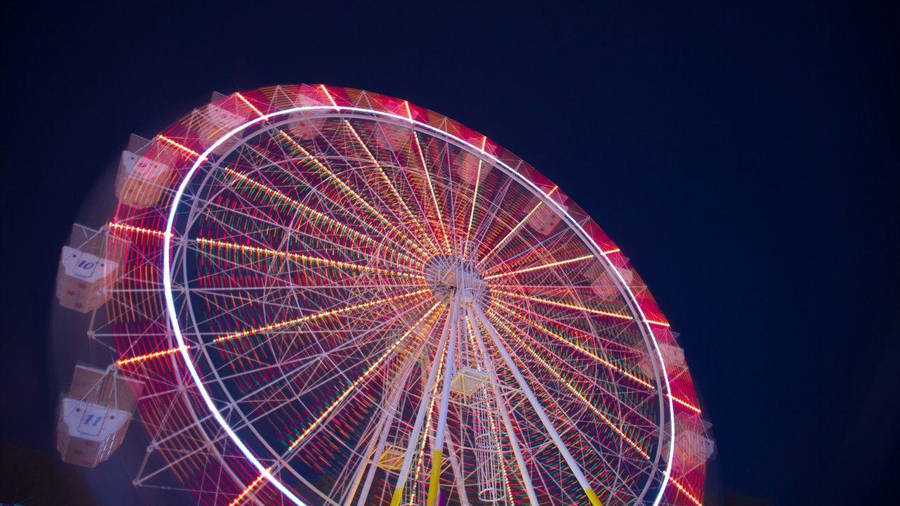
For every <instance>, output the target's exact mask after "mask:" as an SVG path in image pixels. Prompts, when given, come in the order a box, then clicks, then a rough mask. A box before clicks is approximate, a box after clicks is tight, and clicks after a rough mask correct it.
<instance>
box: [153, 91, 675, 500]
mask: <svg viewBox="0 0 900 506" xmlns="http://www.w3.org/2000/svg"><path fill="white" fill-rule="evenodd" d="M313 110H330V111H335V112H342V111H349V112H359V113H365V114H370V115H374V116H382V117H387V118H391V119H394V120H400V121H403V122H406V123H409V124H411V125H414V126H416V127H418V128H421V129H424V130H427V131H429V132H433V133H435V134H437V136H439V137H447V138H450V139H452V140H454V141H455V142H457V143H458V144H460V145H461V146H465V147H467V148H469V149H471V150H472V151H474V152H478V153H480V154H481V156H483V157H486V158H488V159H489V160H490V161H491V162H492V163H494V164H496V165H498V166H501V167H503V168H504V169H505V170H506V171H507V172H508V173H509V174H510V175H512V176H513V177H514V179H516V180H518V181H519V182H520V183H522V184H524V185H525V186H526V187H527V188H529V189H531V190H532V191H533V192H536V194H539V195H542V196H543V197H544V201H545V202H549V203H550V204H551V206H552V207H553V208H554V209H555V210H556V212H558V213H559V214H561V215H562V216H563V217H565V218H566V221H567V223H568V224H569V225H570V226H574V228H575V230H576V232H578V235H579V236H580V237H581V239H582V240H583V241H585V243H586V244H587V245H588V247H589V248H591V249H593V250H594V254H595V255H596V254H598V253H599V255H600V257H601V258H603V260H604V261H605V262H606V265H607V267H609V269H608V272H614V273H615V275H616V279H617V280H618V284H619V286H620V287H621V288H623V289H624V291H625V293H626V294H627V295H628V298H629V302H630V304H629V305H631V306H632V309H633V310H636V311H637V313H638V315H639V316H640V322H639V326H640V328H641V330H642V331H643V332H644V333H645V335H646V336H647V337H649V340H650V342H652V343H653V349H654V351H655V352H656V357H657V359H658V361H659V364H660V368H661V373H662V378H663V380H664V382H665V385H666V392H667V394H666V395H665V397H666V399H667V404H668V408H669V419H670V420H671V421H672V422H674V420H675V408H674V405H673V402H672V396H671V395H670V393H671V387H670V385H669V376H668V373H667V372H666V366H665V362H664V361H663V358H662V353H661V352H660V350H659V346H658V344H657V342H656V338H655V337H654V335H653V330H652V329H651V328H650V325H649V323H648V322H647V317H646V315H645V314H644V311H643V309H641V306H640V304H639V303H638V302H637V299H636V298H635V296H634V294H633V293H632V291H631V288H630V287H629V286H628V283H626V282H625V279H624V278H623V277H622V274H621V273H619V270H618V269H616V268H614V266H613V264H612V262H611V261H610V260H609V258H608V257H607V255H606V253H604V252H603V249H602V248H600V247H599V246H598V245H597V243H596V242H595V241H594V239H593V238H592V237H591V236H590V235H589V234H588V233H587V232H585V230H584V229H583V228H582V227H581V225H580V224H579V223H578V222H577V221H576V220H575V219H574V218H572V216H571V215H569V214H568V212H567V211H566V210H565V209H563V208H562V206H560V205H559V203H557V202H556V201H555V200H553V199H552V198H550V197H549V196H548V195H547V194H546V192H544V191H543V190H541V189H540V187H538V186H537V185H536V184H534V183H533V182H532V181H530V180H529V179H528V178H527V177H525V176H523V175H521V174H519V173H518V172H517V171H516V170H515V169H513V168H512V167H510V166H509V165H507V164H506V163H504V162H503V161H501V160H500V159H499V158H497V157H495V156H493V155H491V154H490V153H486V152H485V151H483V150H481V149H480V148H478V147H476V146H474V145H472V144H471V143H469V142H468V141H465V140H463V139H461V138H459V137H457V136H455V135H453V134H451V133H449V132H446V131H444V130H441V129H439V128H435V127H433V126H431V125H428V124H426V123H422V122H420V121H416V120H413V119H411V118H408V117H405V116H401V115H398V114H392V113H389V112H383V111H376V110H372V109H365V108H361V107H345V106H303V107H293V108H290V109H284V110H281V111H275V112H272V113H269V114H264V115H261V116H260V117H258V118H256V119H253V120H250V121H248V122H246V123H244V124H242V125H240V126H238V127H236V128H234V129H233V130H231V131H230V132H228V133H227V134H225V135H223V136H222V137H221V138H219V139H218V140H216V141H215V142H214V143H213V144H212V145H211V146H209V147H208V148H206V150H205V151H204V152H203V153H202V154H201V155H200V156H199V157H197V160H196V161H195V162H194V164H193V165H192V166H191V168H190V170H188V172H187V173H186V174H185V175H184V177H183V178H182V180H181V184H180V185H178V190H177V191H176V192H175V195H174V196H173V197H172V203H171V206H170V208H169V214H168V217H167V218H166V228H165V232H164V239H163V295H164V297H165V300H166V309H167V313H168V317H169V322H170V324H171V327H172V332H173V333H174V334H175V340H176V342H177V343H178V347H179V349H180V352H181V357H182V359H183V360H184V364H185V367H187V369H188V372H189V373H190V375H191V378H192V379H193V381H194V383H195V384H196V386H197V391H198V392H199V393H200V396H201V397H202V398H203V401H204V402H205V403H206V407H207V408H209V410H210V414H212V416H213V418H215V420H216V422H217V423H218V424H219V426H221V427H222V430H224V431H225V433H226V434H228V437H229V438H230V439H231V441H232V442H233V443H234V444H235V446H237V447H238V449H239V450H240V451H241V453H242V454H243V455H244V457H246V458H247V460H249V461H250V463H251V464H253V467H255V468H256V469H257V470H258V471H259V472H260V474H261V475H262V476H264V477H265V478H266V480H267V481H268V482H269V483H271V484H272V485H273V486H274V487H275V488H277V489H278V490H280V491H281V492H282V493H283V494H284V495H285V496H286V497H287V498H288V499H290V500H291V502H293V503H294V504H297V505H302V506H305V505H306V503H304V502H303V501H302V500H301V499H300V498H299V497H297V496H296V495H295V494H294V493H293V492H291V491H290V489H288V488H287V487H286V486H285V485H284V484H283V483H281V482H280V481H279V480H278V479H277V478H276V477H275V476H273V475H272V473H271V472H269V470H268V469H267V468H266V467H265V466H263V465H262V463H261V462H260V461H259V459H257V458H256V456H255V455H253V453H252V452H251V451H250V449H249V448H247V446H246V445H245V444H244V442H243V441H242V440H241V438H239V437H238V435H237V434H236V433H235V432H234V430H232V428H231V426H230V425H228V422H226V421H225V418H224V417H223V416H222V413H221V412H219V409H218V408H217V407H216V406H215V404H214V403H213V400H212V397H211V396H210V395H209V392H208V391H207V390H206V387H205V386H204V385H203V381H202V380H201V379H200V375H199V373H198V372H197V369H196V367H194V363H193V362H192V361H191V357H190V354H189V353H188V351H189V350H188V347H187V346H186V345H185V341H184V335H183V334H182V332H181V327H180V325H179V324H178V314H177V312H176V310H175V299H174V296H173V294H172V273H171V259H170V257H171V253H172V228H173V226H174V222H175V214H176V212H177V209H178V204H179V203H180V201H181V198H182V197H183V196H184V192H185V190H186V189H187V185H188V183H189V182H190V180H191V178H192V177H193V176H194V173H195V172H196V171H197V169H198V168H200V165H201V164H202V163H203V162H205V161H206V160H207V157H208V156H209V154H210V153H212V152H213V150H215V149H216V148H218V147H219V146H220V145H222V144H223V143H224V142H225V141H226V140H228V139H229V138H231V137H232V136H234V135H235V134H237V133H239V132H241V131H243V130H246V129H247V128H249V127H251V126H253V125H256V124H258V123H262V122H265V121H268V120H269V119H270V118H273V117H276V116H281V115H287V114H292V113H298V112H303V111H313ZM669 437H670V439H669V458H668V459H667V463H666V469H665V472H664V473H663V482H662V484H661V486H660V488H659V492H658V493H657V495H656V498H655V499H654V500H653V506H658V505H659V503H660V501H661V500H662V497H663V495H664V494H665V491H666V487H667V486H668V482H669V477H670V475H671V472H672V460H673V457H674V453H675V424H674V423H669Z"/></svg>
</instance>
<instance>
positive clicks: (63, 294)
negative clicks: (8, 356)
mask: <svg viewBox="0 0 900 506" xmlns="http://www.w3.org/2000/svg"><path fill="white" fill-rule="evenodd" d="M126 247H127V243H126V242H124V241H123V240H121V239H113V238H110V237H109V236H108V234H107V233H106V231H105V230H100V231H97V230H93V229H90V228H88V227H85V226H84V225H79V224H75V225H74V226H73V227H72V234H71V236H70V238H69V242H68V244H67V245H66V246H63V249H62V254H61V255H60V259H59V270H58V272H57V275H56V297H57V298H58V299H59V303H60V305H62V306H63V307H65V308H68V309H74V310H76V311H80V312H82V313H87V312H90V311H93V310H95V309H97V308H99V307H100V306H102V305H103V304H104V303H106V301H107V300H108V299H109V296H110V291H109V289H110V288H111V287H112V286H113V284H114V283H115V282H116V280H117V279H118V276H119V275H120V274H121V266H122V261H123V259H124V257H125V253H126Z"/></svg>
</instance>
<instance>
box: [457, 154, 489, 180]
mask: <svg viewBox="0 0 900 506" xmlns="http://www.w3.org/2000/svg"><path fill="white" fill-rule="evenodd" d="M453 165H455V166H456V174H457V175H458V176H459V178H460V179H462V180H463V182H465V183H466V184H467V185H468V186H475V181H478V183H479V184H481V183H483V182H484V179H485V178H486V177H487V176H488V174H490V172H491V165H490V164H488V163H484V162H483V161H482V162H480V165H479V159H478V158H477V157H476V156H475V155H472V154H471V153H468V152H466V151H460V152H459V153H457V154H456V163H454V164H453Z"/></svg>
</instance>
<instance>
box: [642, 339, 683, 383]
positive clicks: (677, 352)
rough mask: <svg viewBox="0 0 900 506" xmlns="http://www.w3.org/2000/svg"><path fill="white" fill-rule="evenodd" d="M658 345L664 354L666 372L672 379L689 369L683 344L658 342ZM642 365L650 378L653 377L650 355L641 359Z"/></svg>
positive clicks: (660, 351) (661, 353)
mask: <svg viewBox="0 0 900 506" xmlns="http://www.w3.org/2000/svg"><path fill="white" fill-rule="evenodd" d="M656 345H657V346H658V347H659V354H660V355H662V359H663V363H664V364H666V374H667V375H668V376H669V378H670V379H671V378H675V377H677V376H679V375H680V374H681V373H683V372H684V371H686V370H687V362H685V360H684V349H683V348H682V347H681V346H678V345H677V344H674V343H671V344H670V343H657V344H656ZM640 367H641V370H642V371H643V372H644V374H645V375H646V376H647V377H648V378H652V377H653V366H652V365H651V363H650V358H649V355H647V356H646V357H644V359H643V360H641V362H640Z"/></svg>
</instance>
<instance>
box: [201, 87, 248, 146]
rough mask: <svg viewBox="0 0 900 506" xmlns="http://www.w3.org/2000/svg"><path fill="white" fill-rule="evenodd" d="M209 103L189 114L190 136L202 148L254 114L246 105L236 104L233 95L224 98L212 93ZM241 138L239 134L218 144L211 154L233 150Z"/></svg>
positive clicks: (236, 100)
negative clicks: (197, 140) (198, 141)
mask: <svg viewBox="0 0 900 506" xmlns="http://www.w3.org/2000/svg"><path fill="white" fill-rule="evenodd" d="M210 100H211V103H209V104H207V105H205V106H203V107H201V108H200V109H195V110H194V112H193V113H192V114H191V116H190V118H189V120H188V125H189V128H190V131H191V135H192V136H194V137H196V138H197V139H199V140H200V142H201V144H203V145H204V146H211V145H212V144H213V143H215V142H216V141H218V140H219V139H220V138H221V137H222V136H224V135H225V134H227V133H228V132H230V131H231V130H234V129H235V128H236V127H238V126H240V125H242V124H243V123H245V122H247V121H249V120H250V119H252V118H253V117H254V113H253V111H252V110H250V108H249V107H247V106H246V104H243V103H240V104H238V100H239V99H238V98H237V97H235V96H234V95H232V96H226V95H223V94H222V93H219V92H217V91H214V92H213V93H212V97H211V99H210ZM241 138H242V134H241V133H240V132H239V133H237V134H235V135H233V136H231V137H229V138H228V139H226V140H225V141H224V142H222V143H221V144H219V145H218V146H217V147H216V148H215V149H214V150H213V153H214V154H217V155H223V154H225V153H227V152H228V151H230V150H231V149H233V148H234V147H235V146H236V145H237V144H238V143H239V142H240V141H241Z"/></svg>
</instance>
